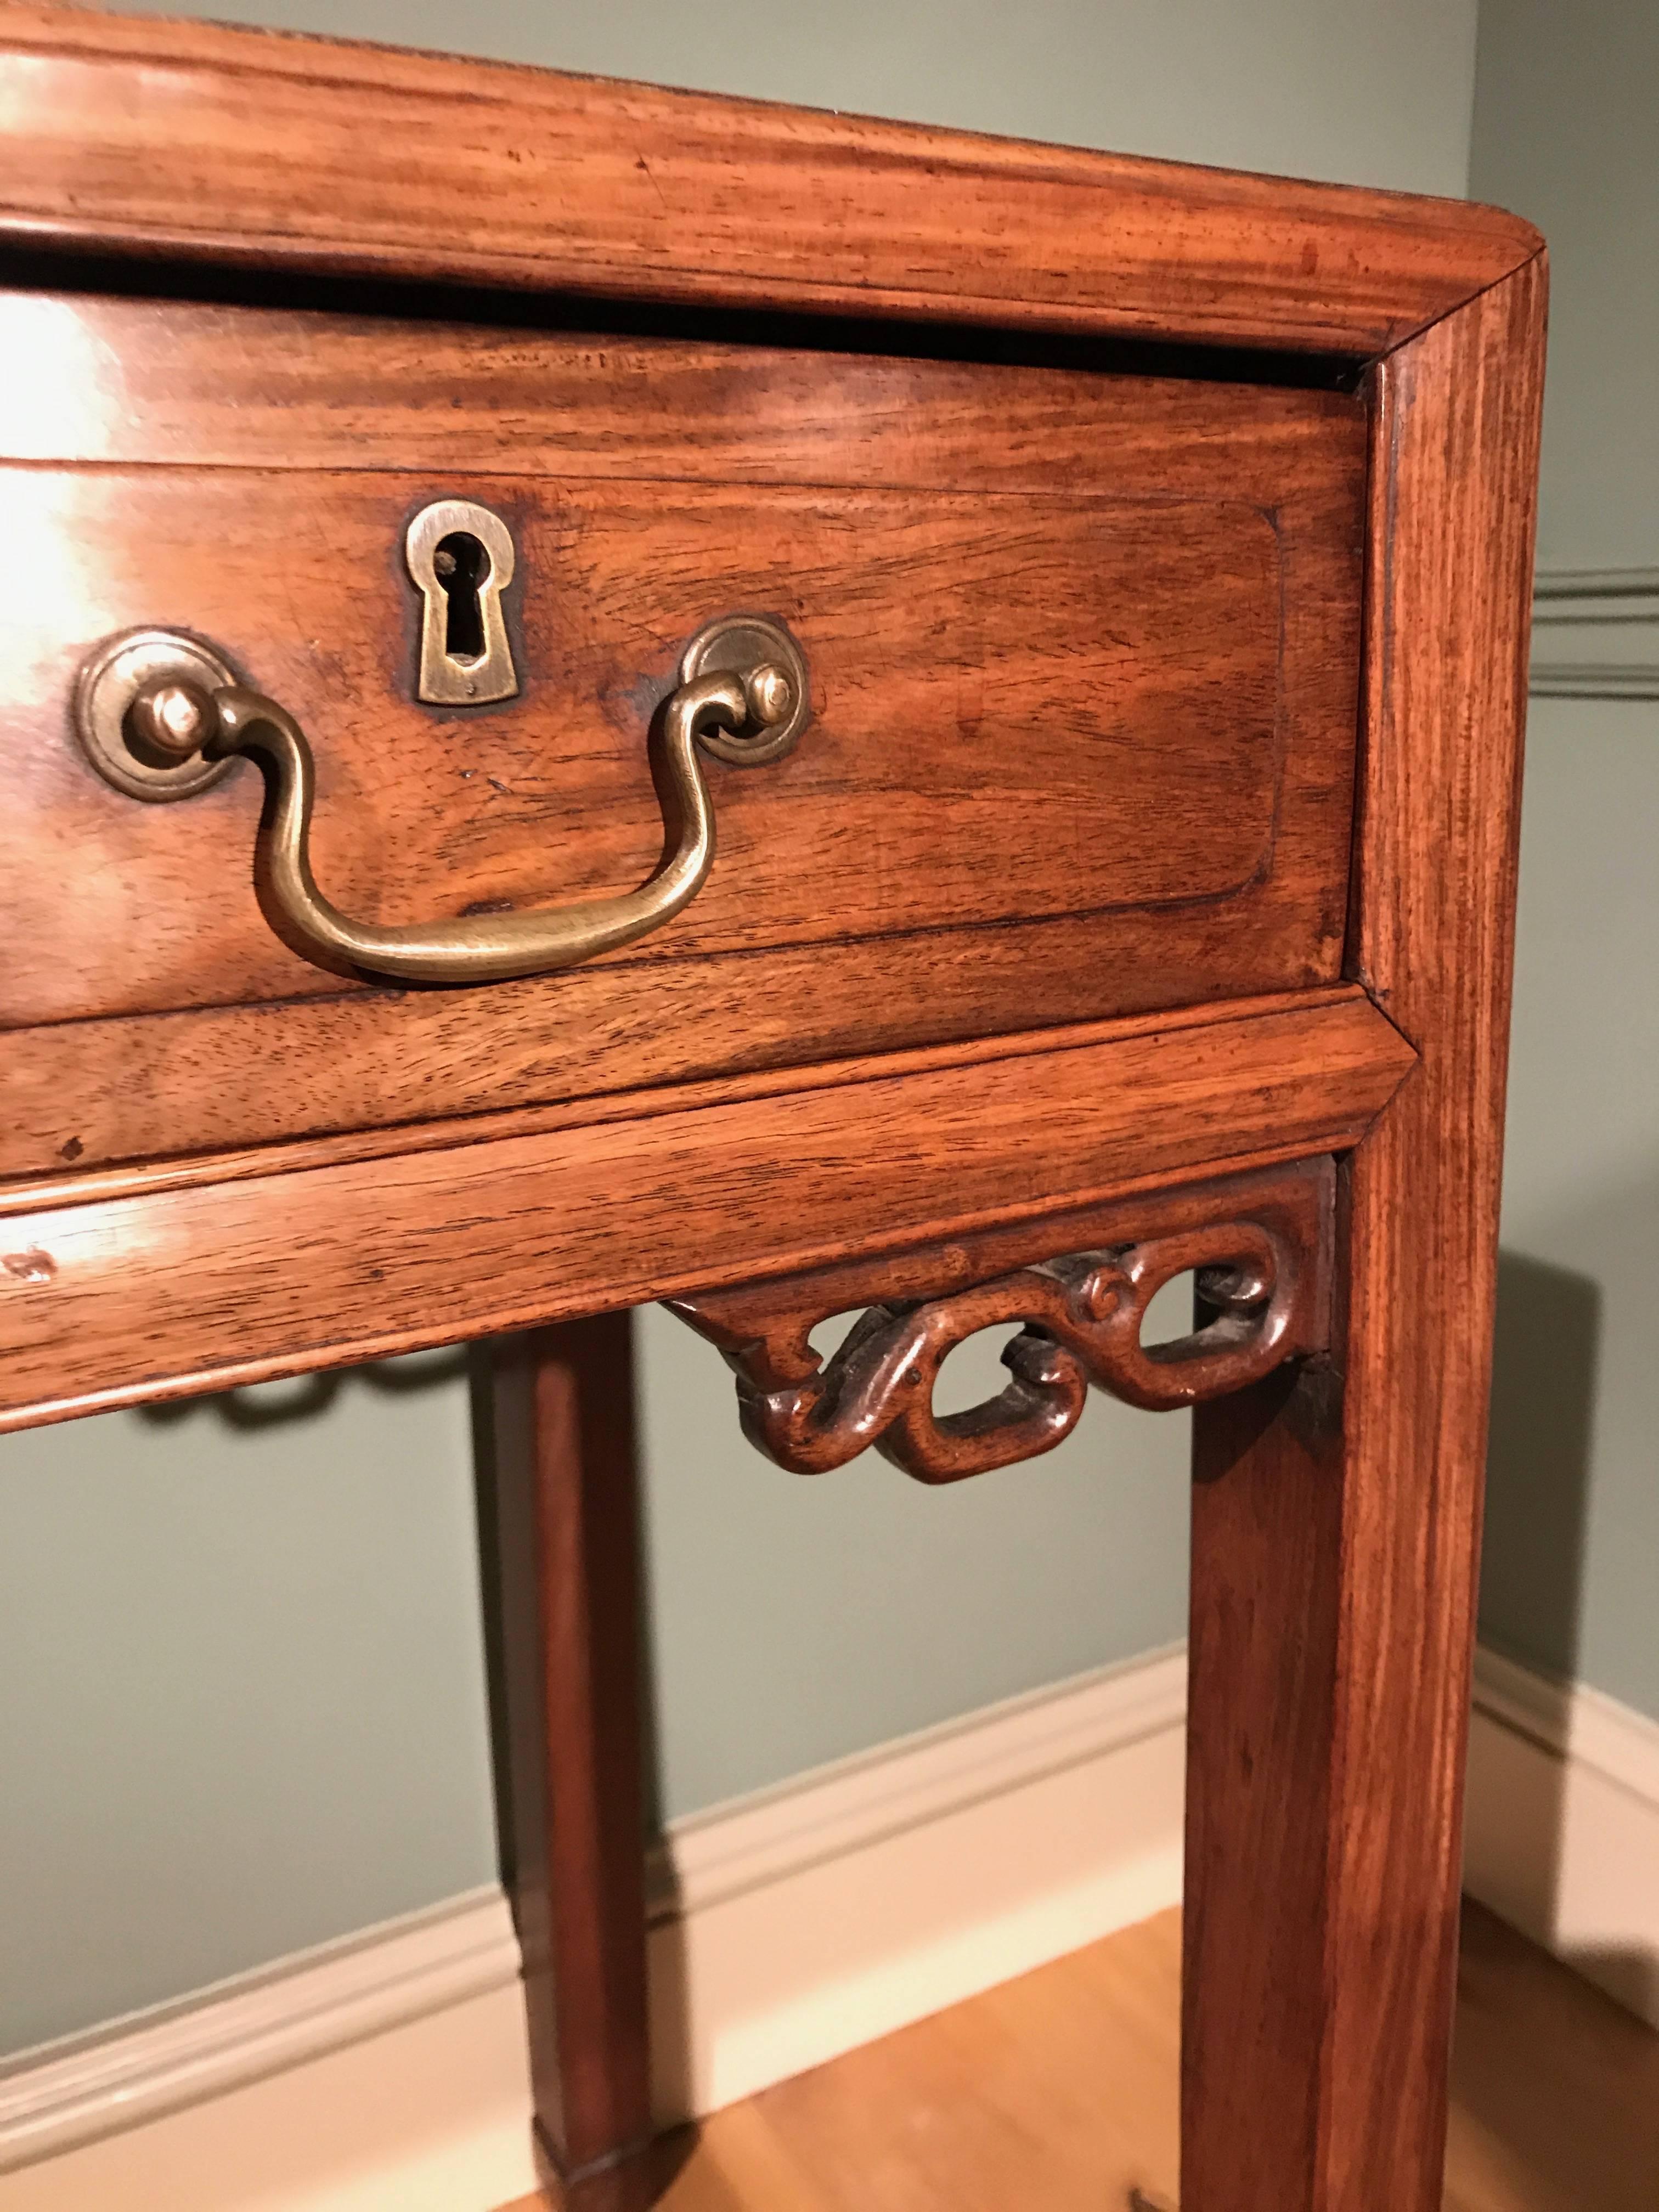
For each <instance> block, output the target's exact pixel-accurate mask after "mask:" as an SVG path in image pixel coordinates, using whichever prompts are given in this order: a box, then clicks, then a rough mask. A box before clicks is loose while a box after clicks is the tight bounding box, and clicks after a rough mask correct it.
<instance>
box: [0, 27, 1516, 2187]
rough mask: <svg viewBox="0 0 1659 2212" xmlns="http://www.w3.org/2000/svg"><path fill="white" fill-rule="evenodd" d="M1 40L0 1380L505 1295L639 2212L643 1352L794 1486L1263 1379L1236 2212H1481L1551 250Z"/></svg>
mask: <svg viewBox="0 0 1659 2212" xmlns="http://www.w3.org/2000/svg"><path fill="white" fill-rule="evenodd" d="M0 81H3V85H4V89H5V92H6V94H7V98H6V100H5V103H4V106H3V122H0V132H3V141H0V143H3V187H0V234H3V247H4V252H5V255H6V270H5V276H6V283H7V286H8V289H7V290H6V291H5V293H4V295H3V298H0V323H3V334H4V340H5V348H6V353H7V357H8V360H9V362H11V363H12V365H13V378H14V380H13V384H12V387H11V388H12V392H13V398H12V403H11V405H10V407H9V410H8V412H7V415H6V418H5V440H6V445H5V466H4V471H3V480H4V483H5V486H6V497H7V500H8V502H9V504H8V507H7V513H8V515H9V523H10V536H11V543H12V545H13V548H14V555H15V559H14V563H13V571H12V574H13V580H12V581H11V582H10V583H9V586H8V605H7V608H6V624H7V628H6V633H5V635H6V638H7V650H6V653H5V656H4V659H3V662H0V688H3V692H4V695H5V706H6V713H5V717H4V721H3V728H4V732H5V736H4V740H3V742H4V745H5V749H6V761H7V766H8V770H9V779H8V805H7V806H6V808H5V809H4V810H3V813H0V884H3V885H4V892H3V915H4V921H5V937H6V946H7V951H6V958H5V965H4V970H3V977H0V1015H3V1020H4V1022H5V1024H6V1026H7V1029H8V1036H7V1043H6V1049H5V1054H4V1061H3V1070H4V1073H3V1097H4V1101H5V1109H6V1110H5V1112H4V1115H3V1116H0V1177H3V1182H0V1209H3V1218H0V1229H3V1237H0V1293H3V1304H0V1313H3V1316H4V1343H5V1346H6V1354H7V1356H6V1359H5V1364H4V1371H3V1383H0V1394H3V1397H0V1406H3V1412H0V1418H3V1420H4V1421H5V1422H6V1423H8V1424H10V1425H19V1424H24V1423H28V1422H33V1421H40V1420H46V1419H62V1418H65V1417H69V1416H72V1415H75V1414H79V1413H89V1412H92V1411H94V1410H97V1409H99V1408H100V1407H112V1406H118V1405H131V1404H135V1403H139V1402H143V1401H149V1400H154V1399H157V1398H161V1397H166V1396H168V1395H177V1394H179V1393H184V1392H190V1391H199V1390H207V1389H222V1388H225V1387H228V1386H230V1385H234V1384H236V1383H245V1382H249V1381H252V1380H255V1379H257V1378H259V1377H262V1376H276V1375H284V1374H291V1373H295V1372H296V1371H300V1370H307V1369H312V1368H319V1367H325V1366H328V1365H331V1364H341V1363H344V1362H348V1361H353V1360H361V1359H365V1358H374V1357H377V1356H380V1355H381V1354H385V1353H390V1352H397V1351H401V1350H405V1349H409V1348H411V1347H413V1346H421V1345H431V1344H437V1343H442V1342H447V1341H451V1340H457V1339H460V1338H465V1337H478V1336H492V1337H501V1338H503V1339H506V1340H507V1343H506V1345H505V1346H504V1348H503V1349H502V1351H501V1354H500V1357H499V1358H498V1361H497V1368H498V1380H499V1389H498V1403H497V1430H498V1437H497V1460H498V1490H497V1498H496V1509H497V1511H496V1517H497V1519H498V1522H499V1534H500V1538H501V1546H500V1548H501V1573H502V1587H503V1595H504V1598H505V1600H506V1602H507V1612H506V1620H507V1647H508V1648H507V1653H506V1655H505V1656H506V1662H507V1663H506V1667H505V1670H504V1671H505V1679H506V1696H507V1721H508V1723H509V1725H510V1729H511V1733H512V1735H513V1743H514V1749H513V1767H512V1772H511V1776H510V1781H511V1785H512V1788H511V1795H512V1796H513V1802H514V1804H515V1806H516V1808H517V1812H518V1829H519V1832H518V1834H517V1835H516V1837H515V1838H514V1839H513V1844H512V1850H511V1857H512V1863H513V1878H514V1885H513V1886H514V1889H515V1894H516V1902H517V1905H518V1910H519V1915H520V1929H521V1933H522V1936H523V1939H524V1945H525V1954H526V1988H527V1994H528V2000H529V2008H530V2026H531V2033H532V2049H533V2052H534V2072H535V2079H536V2096H537V2104H538V2122H539V2129H540V2134H541V2139H542V2141H543V2143H544V2147H545V2148H546V2151H547V2153H548V2155H549V2158H550V2161H551V2163H552V2164H553V2166H555V2167H556V2169H557V2170H558V2171H559V2172H562V2173H563V2174H565V2175H567V2176H568V2177H570V2178H571V2182H572V2196H573V2198H574V2200H575V2201H579V2202H581V2203H590V2202H591V2203H599V2202H601V2201H611V2202H616V2203H625V2202H627V2201H629V2189H630V2182H629V2174H630V2172H638V2169H637V2168H630V2166H629V2161H628V2158H627V2153H628V2152H629V2149H630V2148H632V2147H634V2146H636V2145H637V2144H638V2143H639V2142H641V2139H642V2138H643V2137H644V2136H646V2135H647V2133H648V2130H649V2125H650V2117H649V2106H648V2097H647V2043H646V2027H645V2021H646V2009H645V1988H644V1940H643V1939H644V1921H643V1907H642V1897H641V1849H640V1804H639V1779H638V1774H639V1767H638V1741H637V1735H638V1723H637V1712H636V1705H637V1695H638V1685H637V1681H636V1679H635V1673H636V1662H635V1635H634V1623H635V1605H636V1596H635V1562H634V1549H635V1530H634V1526H633V1520H632V1512H633V1507H632V1466H631V1458H632V1450H633V1440H632V1434H631V1428H630V1418H631V1417H630V1411H629V1405H630V1380H629V1342H628V1325H627V1321H626V1310H627V1309H628V1308H629V1307H630V1306H632V1305H634V1304H638V1303H639V1302H641V1301H642V1300H645V1299H649V1298H653V1297H666V1298H668V1299H669V1300H670V1301H671V1302H672V1303H673V1304H675V1306H676V1308H677V1310H678V1311H679V1312H680V1313H681V1314H682V1315H683V1316H684V1318H685V1319H686V1320H687V1321H689V1322H690V1323H691V1324H692V1325H693V1326H694V1327H695V1328H698V1329H700V1330H701V1331H702V1333H703V1334H705V1335H706V1336H708V1337H709V1338H710V1339H712V1340H713V1342H714V1345H715V1346H718V1347H719V1349H720V1352H723V1353H724V1355H725V1356H726V1358H727V1359H728V1361H729V1362H730V1363H731V1364H732V1367H733V1368H734V1370H736V1374H737V1381H738V1410H739V1413H740V1415H741V1418H742V1420H743V1424H744V1428H745V1430H746V1431H747V1432H748V1433H749V1435H750V1437H752V1438H753V1439H754V1440H755V1441H756V1442H757V1443H758V1444H759V1445H760V1446H761V1448H762V1449H763V1450H765V1451H767V1452H769V1454H770V1455H772V1456H773V1457H774V1458H775V1459H778V1460H780V1461H781V1462H782V1463H783V1464H784V1465H785V1466H787V1467H793V1468H801V1469H807V1470H827V1469H829V1468H834V1467H835V1466H836V1465H838V1464H839V1463H841V1462H843V1461H844V1460H846V1459H848V1457H850V1456H852V1455H853V1454H854V1452H856V1451H858V1450H860V1449H863V1448H864V1447H865V1446H866V1445H867V1444H870V1443H874V1444H876V1445H878V1448H879V1449H882V1450H883V1451H884V1452H885V1453H887V1455H889V1456H890V1458H892V1459H894V1460H895V1461H896V1462H897V1463H898V1464H899V1465H900V1466H902V1467H903V1468H908V1471H909V1472H910V1473H912V1474H915V1475H917V1476H919V1477H920V1478H921V1480H927V1481H948V1480H955V1479H957V1477H959V1476H963V1475H967V1474H973V1473H975V1471H977V1470H978V1469H980V1468H987V1467H994V1466H998V1465H1002V1464H1006V1463H1007V1462H1010V1461H1012V1460H1015V1459H1018V1458H1021V1457H1024V1456H1027V1455H1030V1454H1031V1453H1033V1452H1036V1451H1040V1450H1042V1449H1047V1448H1048V1446H1050V1445H1051V1444H1053V1443H1055V1442H1057V1441H1058V1440H1059V1438H1060V1437H1061V1436H1063V1435H1064V1434H1065V1433H1066V1431H1068V1430H1069V1429H1070V1428H1071V1426H1072V1425H1073V1423H1074V1422H1075V1421H1076V1420H1077V1419H1078V1418H1079V1413H1080V1412H1081V1410H1082V1407H1083V1404H1084V1401H1085V1395H1086V1389H1087V1386H1088V1385H1089V1384H1090V1383H1094V1384H1097V1385H1098V1386H1100V1387H1103V1388H1105V1389H1109V1390H1113V1391H1115V1392H1117V1393H1118V1394H1119V1395H1123V1396H1126V1397H1127V1398H1129V1399H1130V1400H1131V1401H1133V1402H1135V1403H1137V1404H1140V1405H1152V1406H1177V1405H1185V1404H1196V1405H1197V1406H1198V1409H1199V1411H1198V1423H1197V1433H1196V1444H1195V1468H1194V1473H1195V1477H1196V1480H1195V1484H1194V1568H1193V1599H1192V1687H1191V1723H1190V1751H1189V1790H1188V1890H1187V1900H1188V1902H1187V1932H1186V1953H1185V1992H1186V1994H1185V2020H1184V2038H1183V2053H1182V2075H1183V2106H1184V2176H1183V2197H1182V2202H1183V2205H1184V2207H1185V2212H1339V2208H1340V2212H1376V2208H1379V2207H1387V2208H1388V2212H1429V2208H1430V2207H1431V2206H1433V2205H1435V2204H1437V2201H1438V2186H1439V2172H1440V2165H1441V2159H1442V2152H1443V2132H1444V2118H1445V2075H1446V2044H1447V2034H1448V2027H1449V2018H1450V1996H1451V1971H1452V1964H1453V1954H1454V1946H1455V1903H1456V1893H1457V1886H1458V1857H1459V1853H1458V1844H1459V1815H1460V1792H1461V1772H1462V1748H1463V1738H1464V1714H1465V1704H1466V1694H1467V1687H1468V1667H1469V1658H1470V1644H1471V1636H1472V1623H1473V1607H1474V1573H1475V1561H1476V1551H1477V1545H1478V1537H1479V1522H1480V1474H1481V1464H1482V1456H1483V1445H1484V1437H1485V1428H1486V1390H1487V1375H1488V1364H1489V1341H1490V1335H1491V1325H1492V1296H1493V1273H1494V1260H1495V1237H1496V1206H1497V1189H1498V1158H1499V1139H1500V1131H1501V1123H1502V1114H1503V1091H1504V1056H1505V1043H1506V1026H1507V1019H1508V1006H1509V990H1510V933H1511V921H1512V908H1513V890H1514V871H1515V854H1516V793H1517V776H1518V769H1519V759H1520V738H1521V728H1522V708H1523V698H1524V685H1523V671H1524V665H1525V653H1526V621H1527V609H1528V596H1529V595H1528V584H1529V576H1530V567H1531V554H1532V527H1533V498H1534V468H1535V458H1536V443H1537V434H1538V411H1539V393H1540V383H1541V358H1542V333H1543V314H1544V297H1545V283H1544V260H1543V254H1542V250H1541V245H1540V241H1539V240H1538V239H1537V238H1536V236H1535V235H1534V234H1533V233H1532V232H1531V231H1529V230H1528V228H1526V227H1525V226H1524V225H1523V224H1521V223H1518V222H1515V221H1514V220H1512V219H1511V218H1510V217H1508V216H1503V215H1500V214H1497V213H1494V212H1493V211H1492V210H1486V209H1481V208H1475V207H1469V206H1466V205H1463V204H1452V203H1443V202H1437V201H1431V200H1423V199H1413V198H1408V197H1398V196H1390V195H1383V194H1373V193H1367V192H1362V191H1348V190H1343V189H1338V188H1334V187H1327V186H1316V185H1291V184H1285V183H1279V182H1275V181H1273V180H1269V179H1258V178H1249V177H1241V176H1234V175H1230V174H1226V173H1221V172H1216V171H1209V170H1199V169H1183V168H1180V167H1170V166H1164V165H1160V164H1155V163H1150V162H1143V161H1124V160H1117V159H1114V158H1110V157H1108V156H1103V155H1092V154H1083V153H1076V152H1070V151H1066V150H1063V149H1053V148H1040V147H1029V146H1021V145H1015V144H1011V143H1002V142H999V141H994V140H987V139H977V138H972V137H959V136H957V135H954V134H951V133H948V132H940V131H925V130H921V129H915V128H909V127H900V126H897V125H887V124H881V123H870V122H860V121H854V120H849V119H848V118H841V117H835V116H830V115H821V114H810V113H805V112H793V111H789V110H787V109H781V108H770V107H764V106H750V105H745V104H741V103H736V102H726V101H722V100H713V99H708V98H703V97H696V96H690V95H685V94H672V93H665V92H658V91H655V90H652V89H650V88H641V87H635V86H623V85H613V84H609V83H605V82H599V81H594V80H588V79H578V78H567V77H561V76H553V75H544V74H542V73H539V72H533V71H526V70H513V69H506V68H498V67H494V66H484V65H482V64H471V63H468V64H461V63H453V62H449V61H446V60H443V59H441V58H431V57H416V56H412V55H404V54H401V53H396V52H388V51H383V50H371V49H367V48H353V47H349V46H334V45H331V44H328V43H325V42H321V41H312V40H290V39H282V40H279V39H276V38H271V37H268V36H266V35H264V34H260V33H246V32H241V31H230V30H221V29H216V28H209V27H195V26H184V25H179V24H161V23H152V22H148V21H140V20H136V19H131V18H125V17H124V18H106V17H104V16H94V15H77V14H75V13H72V12H63V11H59V10H58V9H38V8H33V7H6V8H5V9H3V11H0ZM458 503H459V504H458ZM20 549H21V551H20ZM739 617H740V618H741V619H740V620H737V622H736V626H735V628H734V627H732V623H733V619H734V618H739ZM711 623H712V624H715V625H717V626H718V625H725V626H724V627H717V628H716V629H715V630H714V632H713V633H712V634H707V635H706V634H705V633H707V632H708V625H710V624H711ZM140 633H142V635H135V634H140ZM154 633H160V635H159V636H158V635H153V634H154ZM244 754H253V755H255V756H257V757H258V760H259V763H260V769H261V770H262V772H263V774H264V779H265V781H264V808H263V813H262V811H261V784H260V781H259V777H258V775H256V774H255V772H254V771H253V769H251V768H249V767H247V766H246V765H243V764H240V757H241V756H242V755H244ZM157 797H167V799H169V800H170V801H171V802H172V803H168V804H165V805H155V804H150V803H146V802H147V801H149V800H153V799H155V798H157ZM313 799H314V802H315V804H314V814H313V811H312V803H313ZM716 842H717V844H718V851H717V852H716ZM313 867H314V873H313ZM319 884H321V885H322V887H323V889H322V890H320V891H319V890H318V888H317V887H318V885H319ZM434 917H435V918H434ZM1188 1271H1193V1272H1194V1273H1195V1276H1196V1283H1197V1304H1198V1316H1197V1320H1196V1322H1195V1323H1194V1334H1192V1335H1190V1336H1188V1337H1187V1338H1185V1339H1183V1340H1181V1341H1180V1342H1179V1343H1178V1344H1176V1345H1175V1346H1164V1347H1160V1348H1157V1349H1155V1350H1154V1351H1152V1352H1148V1350H1147V1349H1146V1347H1145V1346H1143V1344H1142V1341H1141V1337H1140V1320H1141V1316H1142V1314H1143V1313H1144V1310H1145V1308H1146V1304H1147V1302H1148V1300H1149V1299H1150V1297H1151V1296H1152V1293H1153V1292H1154V1291H1156V1289H1157V1288H1158V1285H1160V1284H1162V1283H1163V1282H1165V1281H1167V1280H1169V1279H1171V1278H1173V1277H1175V1276H1177V1275H1181V1274H1183V1273H1187V1272H1188ZM854 1307H861V1308H864V1309H866V1318H865V1320H864V1322H862V1323H860V1326H859V1328H858V1329H857V1330H856V1331H855V1332H854V1337H853V1338H852V1339H850V1340H848V1344H847V1345H846V1346H843V1348H842V1352H840V1353H839V1354H838V1355H837V1356H836V1358H835V1359H833V1360H832V1361H830V1362H829V1364H828V1365H827V1366H825V1365H823V1364H820V1362H819V1360H818V1359H817V1355H816V1354H814V1353H813V1352H811V1348H810V1346H809V1345H808V1343H807V1333H808V1331H809V1330H810V1329H811V1328H812V1326H813V1325H814V1324H816V1323H817V1322H818V1321H819V1320H820V1319H822V1318H823V1317H824V1316H828V1315H829V1314H832V1313H836V1312H839V1311H842V1310H848V1309H849V1308H854ZM1004 1322H1021V1323H1023V1324H1024V1328H1023V1329H1022V1332H1021V1334H1020V1335H1019V1336H1018V1339H1017V1340H1015V1342H1014V1344H1013V1346H1012V1349H1011V1352H1010V1353H1009V1355H1008V1361H1009V1365H1010V1370H1011V1372H1010V1380H1009V1383H1008V1385H1007V1386H1006V1389H1004V1391H1003V1393H1002V1395H1001V1396H1000V1398H998V1399H997V1400H995V1401H993V1402H992V1403H991V1404H990V1405H988V1406H987V1407H981V1408H980V1409H978V1410H977V1411H976V1412H975V1413H972V1414H969V1415H965V1416H959V1417H956V1418H954V1419H938V1418H935V1417H934V1415H933V1413H932V1411H931V1388H932V1381H933V1375H934V1373H935V1371H936V1370H937V1367H938V1365H939V1361H940V1359H941V1358H943V1357H944V1355H945V1352H946V1351H948V1349H949V1348H950V1346H951V1345H953V1344H955V1343H957V1342H959V1341H961V1340H963V1338H964V1337H966V1336H967V1335H969V1334H973V1333H975V1332H976V1331H977V1330H979V1329H981V1328H985V1327H987V1326H991V1325H994V1324H999V1323H1004ZM710 1356H711V1357H712V1356H713V1355H712V1353H711V1355H710ZM761 1479H763V1476H762V1474H761V1472H760V1470H759V1469H758V1468H757V1480H761ZM831 1479H833V1477H832V1478H831ZM388 1541H395V1531H389V1532H388ZM635 2194H637V2191H635Z"/></svg>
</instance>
